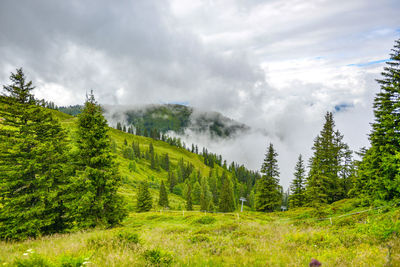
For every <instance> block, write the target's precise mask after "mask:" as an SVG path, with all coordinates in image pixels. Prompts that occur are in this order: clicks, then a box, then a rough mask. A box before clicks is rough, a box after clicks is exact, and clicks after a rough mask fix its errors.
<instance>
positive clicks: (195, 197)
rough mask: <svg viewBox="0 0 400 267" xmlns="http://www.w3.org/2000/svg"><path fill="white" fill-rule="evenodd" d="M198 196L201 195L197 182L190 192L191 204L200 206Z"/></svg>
mask: <svg viewBox="0 0 400 267" xmlns="http://www.w3.org/2000/svg"><path fill="white" fill-rule="evenodd" d="M200 194H201V186H200V183H199V182H197V181H196V182H195V183H194V184H193V190H192V198H193V199H192V200H193V204H196V205H197V204H200Z"/></svg>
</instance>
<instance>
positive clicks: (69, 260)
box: [60, 255, 89, 267]
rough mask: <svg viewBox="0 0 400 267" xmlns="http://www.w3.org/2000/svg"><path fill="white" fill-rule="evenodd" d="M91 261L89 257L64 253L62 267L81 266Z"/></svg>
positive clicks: (61, 259) (61, 260)
mask: <svg viewBox="0 0 400 267" xmlns="http://www.w3.org/2000/svg"><path fill="white" fill-rule="evenodd" d="M88 262H89V258H84V257H73V256H67V255H64V256H62V257H61V258H60V266H61V267H81V266H83V265H84V264H86V263H88Z"/></svg>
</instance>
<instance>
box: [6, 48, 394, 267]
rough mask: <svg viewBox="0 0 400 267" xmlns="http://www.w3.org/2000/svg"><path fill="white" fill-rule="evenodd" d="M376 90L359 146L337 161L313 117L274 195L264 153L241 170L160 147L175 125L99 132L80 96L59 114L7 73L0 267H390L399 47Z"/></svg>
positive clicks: (336, 141)
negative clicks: (302, 149) (314, 131)
mask: <svg viewBox="0 0 400 267" xmlns="http://www.w3.org/2000/svg"><path fill="white" fill-rule="evenodd" d="M377 83H379V85H380V92H379V93H377V94H376V96H375V99H374V104H373V112H374V117H375V119H374V121H373V122H372V124H371V126H372V127H371V128H372V129H371V132H370V134H369V141H370V147H368V148H362V149H361V150H360V151H352V150H350V149H349V145H348V144H346V143H345V142H344V141H343V140H344V136H343V134H341V132H340V131H339V129H337V128H336V125H335V120H334V113H332V112H331V111H327V112H326V113H325V114H321V116H324V118H325V121H324V124H323V125H321V130H320V132H319V134H318V135H317V136H316V137H314V142H313V146H312V147H311V148H310V149H311V150H312V156H311V157H310V158H309V159H305V158H304V157H303V156H302V155H301V154H300V155H298V161H297V164H296V165H295V166H293V179H292V182H291V185H290V188H289V189H288V190H284V189H283V187H282V186H281V185H280V180H279V178H280V169H279V162H278V160H277V157H278V153H279V151H277V150H276V149H275V147H274V144H272V143H270V144H269V145H268V147H266V154H265V158H264V161H263V163H262V165H261V166H260V170H259V171H255V170H250V169H248V168H246V166H244V165H239V164H237V163H235V162H231V163H228V162H227V161H226V160H224V159H223V158H222V156H221V155H217V154H215V153H212V152H210V151H208V149H207V148H199V147H198V146H197V145H196V144H184V143H183V142H181V140H180V139H179V138H174V137H170V136H168V135H167V134H166V130H170V129H172V128H175V127H178V128H177V131H179V129H180V127H182V125H184V126H185V125H186V124H187V122H179V123H176V122H174V121H171V122H170V123H171V124H170V125H166V124H165V123H167V122H168V120H167V119H166V121H162V122H159V123H158V124H157V126H154V125H153V124H152V123H153V122H151V121H150V122H149V123H146V122H145V121H146V120H145V119H144V117H145V116H150V117H152V118H154V116H151V114H150V115H148V114H147V115H143V114H142V115H141V116H142V117H140V116H139V115H138V114H134V113H131V114H128V115H129V116H131V121H130V122H131V124H130V125H122V124H121V123H119V124H118V125H115V126H114V125H108V123H107V120H106V119H105V117H104V115H103V108H102V107H101V106H100V104H99V103H98V102H97V101H96V98H95V93H94V92H93V91H92V92H90V93H89V94H87V95H86V101H85V103H84V104H83V105H82V106H79V105H77V106H74V112H73V113H71V114H70V115H69V114H66V113H63V112H61V111H63V110H62V109H60V110H57V107H55V106H54V104H52V103H51V102H47V101H46V100H39V99H36V98H35V96H34V94H33V91H34V89H35V86H34V84H33V83H32V81H30V80H29V78H28V77H26V75H25V73H24V71H23V69H22V68H19V69H16V71H15V72H13V73H11V75H10V83H9V84H7V85H4V86H3V93H2V95H1V96H0V239H1V241H0V248H1V249H0V263H1V264H3V265H5V266H83V265H88V266H91V265H93V266H145V265H149V266H152V265H154V266H168V265H172V266H220V265H223V266H233V265H235V266H236V265H238V266H265V264H266V263H267V264H268V265H270V266H286V265H287V266H305V265H306V264H308V263H309V262H310V261H312V259H315V261H316V262H318V261H320V262H321V263H322V264H323V265H324V266H325V265H326V266H398V265H400V242H399V231H400V210H399V206H400V171H399V170H400V101H399V100H400V40H397V41H395V45H394V48H393V50H392V52H391V54H390V60H389V61H387V62H386V67H385V68H384V70H383V72H382V74H381V78H380V79H378V80H377ZM166 108H167V107H159V109H166ZM154 112H156V111H154ZM157 112H158V111H157ZM163 112H164V113H166V112H170V111H168V110H167V111H166V110H163ZM184 112H188V111H187V110H186V109H185V110H184ZM185 118H187V117H185ZM182 123H183V124H182ZM185 123H186V124H185ZM164 124H165V125H164ZM160 125H161V126H162V127H161V126H160ZM110 126H111V127H110ZM158 126H160V127H158ZM113 127H115V128H113ZM241 127H244V126H243V125H241ZM164 128H165V129H164ZM216 129H217V130H215V133H216V134H217V135H221V136H224V135H229V134H231V133H230V132H226V133H220V132H219V130H218V129H219V128H218V127H217V128H216ZM240 198H245V199H246V201H245V202H244V203H243V204H244V212H241V204H242V203H241V202H240ZM281 210H287V211H281ZM273 244H275V246H273ZM310 266H311V265H310ZM315 266H318V265H315Z"/></svg>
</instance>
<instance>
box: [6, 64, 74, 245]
mask: <svg viewBox="0 0 400 267" xmlns="http://www.w3.org/2000/svg"><path fill="white" fill-rule="evenodd" d="M10 79H11V82H12V83H11V84H10V85H8V86H4V87H3V88H4V91H5V92H6V94H5V95H3V96H0V118H1V119H0V239H26V238H27V237H36V236H38V235H41V234H48V233H54V232H59V231H62V230H64V229H65V228H66V227H67V224H66V220H65V206H64V205H63V188H64V187H65V185H66V184H67V183H68V176H67V175H68V173H66V169H67V168H66V163H67V157H66V153H67V149H68V147H67V140H66V134H65V132H64V131H63V129H62V128H61V125H60V123H59V122H58V121H57V120H55V119H54V118H53V117H52V115H51V113H50V112H48V111H46V110H45V109H43V108H41V107H39V106H37V105H35V99H34V96H33V94H32V92H31V91H32V90H33V89H34V87H33V86H32V82H31V81H29V82H28V81H26V77H25V74H24V73H23V71H22V69H17V71H16V73H15V74H14V73H12V74H11V76H10Z"/></svg>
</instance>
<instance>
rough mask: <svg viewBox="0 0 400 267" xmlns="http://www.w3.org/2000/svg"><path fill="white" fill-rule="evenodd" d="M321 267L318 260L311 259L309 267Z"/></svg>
mask: <svg viewBox="0 0 400 267" xmlns="http://www.w3.org/2000/svg"><path fill="white" fill-rule="evenodd" d="M321 265H322V263H320V262H319V261H318V260H316V259H311V262H310V265H309V266H310V267H318V266H321Z"/></svg>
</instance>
